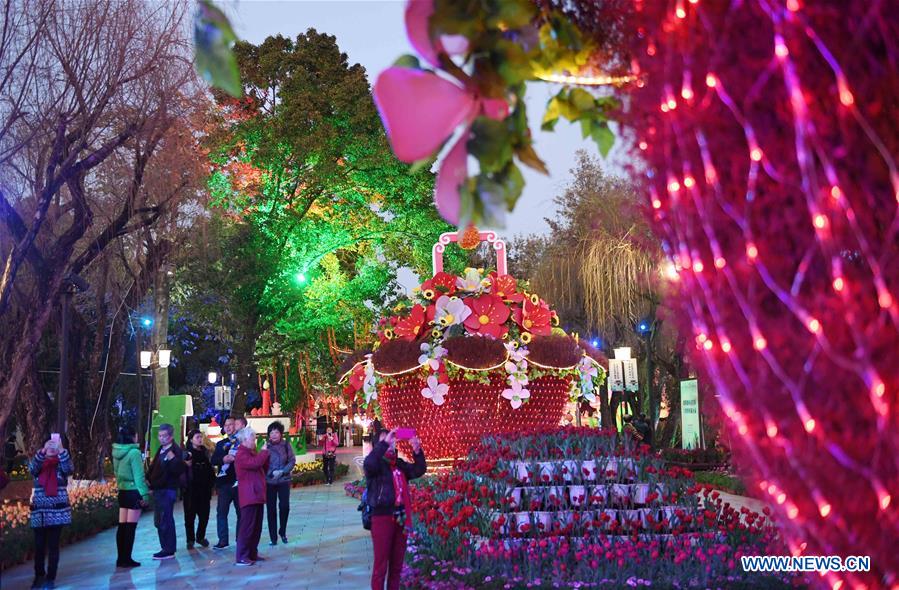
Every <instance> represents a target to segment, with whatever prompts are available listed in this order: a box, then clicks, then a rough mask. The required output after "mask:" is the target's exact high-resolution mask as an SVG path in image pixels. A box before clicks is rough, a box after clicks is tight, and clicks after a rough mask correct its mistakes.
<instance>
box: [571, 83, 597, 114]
mask: <svg viewBox="0 0 899 590" xmlns="http://www.w3.org/2000/svg"><path fill="white" fill-rule="evenodd" d="M568 99H569V100H570V101H571V104H572V105H574V108H576V109H577V110H579V111H581V112H584V111H592V110H593V109H594V108H595V106H596V101H595V100H594V99H593V95H592V94H590V93H589V92H587V91H586V90H584V89H583V88H574V89H573V90H572V91H571V94H570V95H569V96H568Z"/></svg>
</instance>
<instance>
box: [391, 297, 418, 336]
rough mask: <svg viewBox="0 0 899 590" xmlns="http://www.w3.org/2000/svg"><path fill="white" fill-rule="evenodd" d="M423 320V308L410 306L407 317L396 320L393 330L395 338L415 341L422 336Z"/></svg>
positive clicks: (416, 305)
mask: <svg viewBox="0 0 899 590" xmlns="http://www.w3.org/2000/svg"><path fill="white" fill-rule="evenodd" d="M425 319H426V317H425V308H424V307H422V306H421V305H419V304H417V303H416V304H415V305H414V306H412V311H411V312H409V315H408V316H406V317H404V318H400V319H398V320H397V322H396V328H394V332H395V333H396V336H397V338H402V339H404V340H417V339H418V338H419V337H421V336H423V335H424V334H425V330H424V326H425Z"/></svg>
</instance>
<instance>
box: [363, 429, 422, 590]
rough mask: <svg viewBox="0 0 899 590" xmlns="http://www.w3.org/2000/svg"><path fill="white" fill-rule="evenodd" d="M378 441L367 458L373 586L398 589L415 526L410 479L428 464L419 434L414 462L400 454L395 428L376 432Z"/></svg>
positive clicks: (366, 474)
mask: <svg viewBox="0 0 899 590" xmlns="http://www.w3.org/2000/svg"><path fill="white" fill-rule="evenodd" d="M375 436H376V437H377V439H378V442H377V443H376V444H375V445H374V446H373V447H372V450H371V452H370V453H369V454H368V456H367V457H366V458H365V461H364V463H363V468H364V471H365V479H366V482H367V489H366V502H367V503H368V505H369V506H371V514H372V519H371V537H372V543H373V545H374V552H375V556H374V566H373V567H372V573H371V587H372V588H373V589H374V588H377V589H378V590H381V589H382V588H384V582H385V580H386V582H387V589H388V590H399V587H400V574H401V572H402V569H403V559H404V557H405V555H406V539H407V534H408V530H409V529H410V528H411V527H412V500H411V498H412V496H411V492H410V489H409V481H411V480H413V479H416V478H419V477H421V476H422V475H424V474H425V471H426V470H427V464H426V463H425V454H424V451H422V449H421V441H420V440H419V439H418V437H413V438H412V439H410V441H409V443H410V444H411V445H412V451H413V458H414V463H408V462H406V461H404V460H402V459H400V458H398V457H397V454H396V430H391V431H390V432H387V431H383V430H382V431H381V432H379V433H376V435H375Z"/></svg>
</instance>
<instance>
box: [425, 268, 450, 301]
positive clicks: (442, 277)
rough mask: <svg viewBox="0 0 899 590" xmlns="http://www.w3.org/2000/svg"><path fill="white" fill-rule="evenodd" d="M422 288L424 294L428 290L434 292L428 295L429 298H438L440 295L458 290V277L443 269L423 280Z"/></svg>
mask: <svg viewBox="0 0 899 590" xmlns="http://www.w3.org/2000/svg"><path fill="white" fill-rule="evenodd" d="M420 288H421V292H422V294H425V293H426V292H428V291H430V292H432V293H433V295H432V296H431V297H427V296H426V297H427V299H436V298H437V297H439V296H440V295H452V294H453V293H455V292H456V277H454V276H453V275H451V274H449V273H445V272H443V271H441V272H438V273H437V274H435V275H434V276H433V277H431V278H430V279H428V280H427V281H425V282H423V283H422V284H421V287H420Z"/></svg>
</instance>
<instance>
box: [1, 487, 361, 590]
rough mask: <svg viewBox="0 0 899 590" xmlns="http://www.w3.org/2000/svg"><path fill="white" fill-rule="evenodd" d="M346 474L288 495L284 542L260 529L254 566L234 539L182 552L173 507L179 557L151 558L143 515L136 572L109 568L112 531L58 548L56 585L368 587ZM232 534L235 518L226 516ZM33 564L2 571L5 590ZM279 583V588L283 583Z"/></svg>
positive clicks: (171, 589) (152, 545) (18, 583)
mask: <svg viewBox="0 0 899 590" xmlns="http://www.w3.org/2000/svg"><path fill="white" fill-rule="evenodd" d="M351 478H352V471H351V476H350V477H344V478H342V480H340V481H338V482H335V483H334V485H333V486H324V485H320V486H311V487H305V488H296V489H294V490H292V492H291V496H290V519H289V522H288V525H287V537H288V540H289V543H288V544H287V545H283V544H281V543H279V544H278V545H277V546H276V547H270V546H269V544H268V525H267V524H264V525H263V530H262V541H261V542H260V544H259V553H260V554H261V555H262V556H263V557H266V558H267V561H265V562H259V563H258V564H257V565H256V566H253V567H244V568H241V567H236V566H235V565H234V538H235V537H234V536H232V537H231V547H230V548H229V550H227V551H213V550H212V547H211V546H210V547H209V548H207V549H204V548H202V547H199V548H197V549H195V550H193V551H187V550H186V549H185V541H184V517H183V515H182V512H181V503H180V502H179V503H178V505H177V507H176V512H175V523H176V525H177V531H178V552H177V553H176V555H175V559H169V560H165V561H154V560H153V559H152V557H151V556H152V555H153V553H155V552H156V551H158V550H159V540H158V538H157V536H156V529H155V528H154V527H153V515H152V514H145V515H144V516H143V518H141V520H140V523H139V524H138V527H137V540H136V541H135V544H134V545H135V548H134V558H135V559H136V560H137V561H139V562H141V564H142V565H141V567H138V568H134V569H131V570H117V569H116V568H115V559H116V546H115V535H116V529H115V528H112V529H108V530H106V531H103V532H102V533H100V534H98V535H96V536H94V537H91V538H89V539H86V540H84V541H81V542H80V543H75V544H74V545H69V546H67V547H63V549H62V551H61V555H60V560H59V573H58V574H57V580H56V582H57V586H56V587H57V588H66V589H68V588H72V589H75V588H77V589H79V590H82V589H94V588H115V589H116V590H118V589H123V590H124V589H144V588H163V589H165V590H176V589H180V588H197V589H203V590H209V589H210V588H218V587H222V588H250V587H253V588H265V589H268V588H276V587H279V586H281V587H284V588H296V589H307V588H308V589H310V590H313V589H314V590H327V589H329V588H346V589H353V590H359V589H360V588H365V587H366V586H367V585H368V584H369V583H370V582H369V579H370V573H371V564H372V548H371V537H370V535H369V533H368V531H366V530H364V529H363V528H362V524H361V522H360V519H359V513H358V512H357V511H356V506H357V505H358V503H359V502H358V501H357V500H354V499H352V498H348V497H346V495H345V494H344V491H343V484H344V483H346V482H347V481H350V479H351ZM231 522H232V533H233V526H234V525H233V513H232V521H231ZM209 525H210V526H209V531H208V533H207V536H208V538H209V540H210V542H211V543H213V544H214V543H215V542H216V539H215V498H213V507H212V513H211V514H210V523H209ZM33 567H34V566H33V563H32V562H30V561H29V562H27V563H24V564H22V565H20V566H16V567H14V568H12V569H10V570H8V571H5V572H3V573H2V574H0V576H2V578H0V587H2V588H3V589H4V590H14V589H19V588H29V587H30V584H31V580H32V578H33V572H34V570H33ZM282 585H283V586H282Z"/></svg>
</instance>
